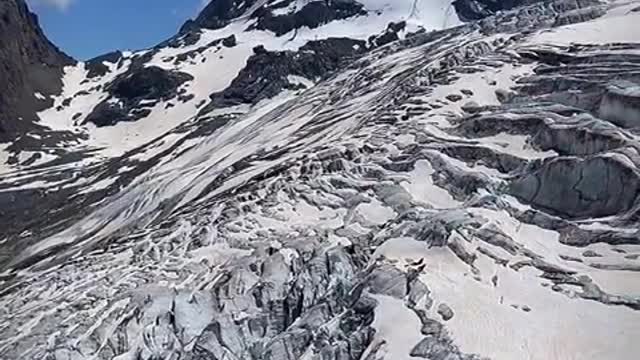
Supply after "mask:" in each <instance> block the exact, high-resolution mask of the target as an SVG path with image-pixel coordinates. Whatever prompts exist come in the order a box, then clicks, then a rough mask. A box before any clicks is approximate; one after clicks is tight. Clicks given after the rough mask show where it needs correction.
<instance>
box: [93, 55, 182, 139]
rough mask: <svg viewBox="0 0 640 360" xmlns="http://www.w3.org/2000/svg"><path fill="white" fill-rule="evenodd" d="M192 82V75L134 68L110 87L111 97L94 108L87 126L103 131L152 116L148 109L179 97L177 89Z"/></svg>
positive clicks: (154, 68) (156, 69) (150, 68)
mask: <svg viewBox="0 0 640 360" xmlns="http://www.w3.org/2000/svg"><path fill="white" fill-rule="evenodd" d="M190 80H193V76H191V75H189V74H186V73H180V72H174V71H167V70H164V69H161V68H159V67H154V66H149V67H141V68H135V69H133V70H132V71H129V72H127V73H125V74H123V75H120V76H119V77H118V78H116V79H115V80H114V81H113V82H112V83H111V84H110V86H109V88H108V92H109V95H110V97H109V98H108V99H106V100H104V101H103V102H102V103H100V104H98V106H96V107H95V108H94V110H93V111H92V112H91V114H89V115H88V116H87V118H86V119H85V123H86V122H91V123H93V124H95V125H96V126H98V127H102V126H111V125H115V124H117V123H118V122H121V121H135V120H137V119H140V118H142V117H145V116H147V115H149V113H150V110H148V109H145V107H148V106H153V105H155V104H156V103H157V102H160V101H166V100H169V99H172V98H174V97H177V96H178V95H179V92H178V88H179V87H180V86H181V85H182V84H184V83H185V82H187V81H190Z"/></svg>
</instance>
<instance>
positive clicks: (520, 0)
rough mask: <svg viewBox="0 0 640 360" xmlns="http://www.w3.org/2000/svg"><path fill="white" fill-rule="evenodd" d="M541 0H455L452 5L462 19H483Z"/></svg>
mask: <svg viewBox="0 0 640 360" xmlns="http://www.w3.org/2000/svg"><path fill="white" fill-rule="evenodd" d="M540 1H541V0H455V1H454V2H453V6H454V8H455V9H456V13H457V14H458V17H459V18H460V20H462V21H475V20H480V19H484V18H486V17H488V16H491V15H493V14H495V13H497V12H499V11H503V10H511V9H514V8H516V7H518V6H523V5H529V4H533V3H536V2H540Z"/></svg>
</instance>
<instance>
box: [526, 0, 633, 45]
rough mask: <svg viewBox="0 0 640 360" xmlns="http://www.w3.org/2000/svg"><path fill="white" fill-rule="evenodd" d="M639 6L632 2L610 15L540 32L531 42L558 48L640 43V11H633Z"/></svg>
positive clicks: (617, 8) (616, 9)
mask: <svg viewBox="0 0 640 360" xmlns="http://www.w3.org/2000/svg"><path fill="white" fill-rule="evenodd" d="M637 5H638V3H637V2H628V3H627V4H626V5H623V6H622V7H614V8H613V9H612V10H611V11H610V12H609V14H608V16H604V17H601V18H597V19H595V20H591V21H587V22H583V23H577V24H572V25H567V26H562V27H558V28H555V29H552V30H547V31H543V32H539V33H536V34H535V35H533V36H532V37H531V39H530V40H529V42H530V43H532V44H554V45H571V44H602V43H621V42H629V43H637V42H640V26H638V22H639V21H640V12H629V10H630V9H632V8H634V7H637Z"/></svg>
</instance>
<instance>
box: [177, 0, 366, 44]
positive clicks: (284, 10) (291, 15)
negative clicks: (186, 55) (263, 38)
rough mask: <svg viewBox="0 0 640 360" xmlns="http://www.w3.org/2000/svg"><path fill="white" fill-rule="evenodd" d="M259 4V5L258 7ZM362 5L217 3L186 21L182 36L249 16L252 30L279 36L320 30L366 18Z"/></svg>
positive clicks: (287, 0) (346, 0) (291, 0)
mask: <svg viewBox="0 0 640 360" xmlns="http://www.w3.org/2000/svg"><path fill="white" fill-rule="evenodd" d="M256 5H259V6H256ZM365 14H366V11H364V9H363V6H362V4H360V3H358V2H357V1H354V0H337V1H335V0H329V1H324V0H323V1H309V2H302V4H298V1H297V0H284V1H262V2H258V1H254V0H250V1H236V0H215V1H211V2H209V5H207V7H205V8H204V10H203V11H202V12H201V13H200V14H199V15H198V17H197V18H196V19H194V20H189V21H187V22H186V23H185V24H184V25H183V26H182V29H181V31H180V32H181V33H187V32H189V31H193V30H197V29H198V28H205V29H219V28H222V27H224V26H226V25H227V24H229V23H230V22H231V21H232V20H234V19H237V18H240V17H243V16H244V17H247V18H251V19H255V23H254V24H253V25H251V27H250V29H259V30H269V31H272V32H274V33H275V34H276V35H277V36H280V35H284V34H286V33H288V32H290V31H292V30H296V29H299V28H301V27H304V26H306V27H309V28H311V29H313V28H317V27H318V26H320V25H323V24H326V23H329V22H331V21H333V20H340V19H346V18H349V17H353V16H357V15H365Z"/></svg>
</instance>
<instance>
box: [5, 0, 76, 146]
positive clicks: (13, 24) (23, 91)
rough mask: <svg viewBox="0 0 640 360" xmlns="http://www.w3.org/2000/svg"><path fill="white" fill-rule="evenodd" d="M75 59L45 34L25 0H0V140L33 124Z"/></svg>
mask: <svg viewBox="0 0 640 360" xmlns="http://www.w3.org/2000/svg"><path fill="white" fill-rule="evenodd" d="M73 63H74V60H73V59H72V58H70V57H69V56H67V55H66V54H64V53H63V52H62V51H60V50H59V49H58V48H57V47H56V46H55V45H53V44H52V43H51V42H50V41H49V40H48V39H47V37H46V36H45V34H44V32H43V31H42V29H41V28H40V25H39V23H38V17H37V16H36V15H35V14H33V13H31V12H30V11H29V9H28V7H27V4H26V3H25V2H24V0H2V1H0V68H1V69H2V71H0V139H7V138H11V137H13V136H15V134H16V133H20V132H23V131H24V130H26V129H28V128H30V127H32V126H34V124H33V122H34V121H35V120H36V118H37V116H36V114H35V111H36V110H38V109H42V108H44V107H46V106H47V105H51V104H50V103H51V101H50V100H47V99H48V98H49V96H50V95H53V94H58V93H59V92H60V89H61V86H62V81H61V80H60V79H61V75H62V69H63V67H64V66H66V65H71V64H73Z"/></svg>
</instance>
